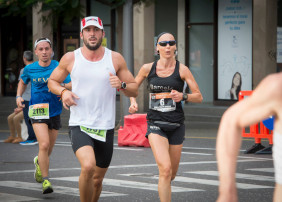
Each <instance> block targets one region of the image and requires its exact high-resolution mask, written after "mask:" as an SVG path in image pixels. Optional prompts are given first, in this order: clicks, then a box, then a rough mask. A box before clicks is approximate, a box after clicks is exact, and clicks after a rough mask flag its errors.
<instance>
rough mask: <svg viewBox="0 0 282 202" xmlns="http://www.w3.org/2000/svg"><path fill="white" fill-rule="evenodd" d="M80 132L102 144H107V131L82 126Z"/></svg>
mask: <svg viewBox="0 0 282 202" xmlns="http://www.w3.org/2000/svg"><path fill="white" fill-rule="evenodd" d="M80 130H81V131H82V132H84V133H86V134H87V135H89V136H90V137H92V138H93V139H95V140H99V141H102V142H106V134H107V130H99V129H92V128H86V127H84V126H80Z"/></svg>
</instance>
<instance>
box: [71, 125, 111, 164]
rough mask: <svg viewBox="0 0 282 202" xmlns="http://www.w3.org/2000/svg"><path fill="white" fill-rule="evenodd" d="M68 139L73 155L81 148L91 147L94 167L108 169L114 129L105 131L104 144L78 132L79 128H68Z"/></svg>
mask: <svg viewBox="0 0 282 202" xmlns="http://www.w3.org/2000/svg"><path fill="white" fill-rule="evenodd" d="M69 137H70V140H71V144H72V149H73V151H74V153H75V152H76V151H77V150H78V149H79V148H81V147H83V146H86V145H89V146H91V147H93V149H94V153H95V158H96V166H98V167H100V168H107V167H109V165H110V163H111V160H112V156H113V148H114V129H110V130H107V133H106V142H102V141H99V140H95V139H93V138H92V137H90V136H89V135H87V134H86V133H84V132H82V131H81V130H80V126H69Z"/></svg>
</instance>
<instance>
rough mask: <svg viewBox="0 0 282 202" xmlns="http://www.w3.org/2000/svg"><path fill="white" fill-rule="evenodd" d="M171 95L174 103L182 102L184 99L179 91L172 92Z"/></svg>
mask: <svg viewBox="0 0 282 202" xmlns="http://www.w3.org/2000/svg"><path fill="white" fill-rule="evenodd" d="M170 95H171V98H172V99H173V100H174V102H180V101H181V100H182V98H183V93H180V92H178V91H177V90H171V92H170Z"/></svg>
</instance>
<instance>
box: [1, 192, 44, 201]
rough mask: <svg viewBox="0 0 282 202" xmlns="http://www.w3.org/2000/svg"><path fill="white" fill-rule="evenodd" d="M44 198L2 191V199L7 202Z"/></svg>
mask: <svg viewBox="0 0 282 202" xmlns="http://www.w3.org/2000/svg"><path fill="white" fill-rule="evenodd" d="M40 200H42V199H39V198H33V197H28V196H20V195H15V194H6V193H0V201H5V202H22V201H40Z"/></svg>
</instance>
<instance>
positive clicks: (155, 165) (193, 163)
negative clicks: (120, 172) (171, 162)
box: [0, 158, 272, 174]
mask: <svg viewBox="0 0 282 202" xmlns="http://www.w3.org/2000/svg"><path fill="white" fill-rule="evenodd" d="M268 160H269V159H263V158H260V159H246V160H245V159H242V160H238V161H237V162H240V163H245V162H246V163H249V162H255V161H268ZM271 160H272V159H271ZM216 163H217V161H194V162H180V165H201V164H216ZM136 167H140V168H141V167H157V164H155V163H153V164H134V165H116V166H110V167H109V168H110V169H114V168H136ZM65 170H80V168H51V169H49V171H65ZM265 172H266V171H265ZM12 173H34V170H16V171H0V174H12Z"/></svg>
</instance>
